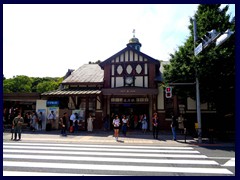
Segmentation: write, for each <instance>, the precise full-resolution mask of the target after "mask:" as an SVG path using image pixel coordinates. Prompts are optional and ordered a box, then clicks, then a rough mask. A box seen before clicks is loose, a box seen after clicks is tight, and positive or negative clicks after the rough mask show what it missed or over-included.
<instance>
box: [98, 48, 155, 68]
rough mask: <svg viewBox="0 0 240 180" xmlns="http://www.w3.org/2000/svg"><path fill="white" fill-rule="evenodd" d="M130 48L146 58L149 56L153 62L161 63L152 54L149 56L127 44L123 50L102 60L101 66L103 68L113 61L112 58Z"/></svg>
mask: <svg viewBox="0 0 240 180" xmlns="http://www.w3.org/2000/svg"><path fill="white" fill-rule="evenodd" d="M129 50H131V51H133V52H134V53H137V54H139V55H141V56H143V57H144V58H147V59H148V60H149V61H150V62H151V63H154V64H159V61H158V60H156V59H154V58H152V57H150V56H148V55H146V54H144V53H142V52H140V51H138V50H136V49H134V48H132V47H129V46H127V47H126V48H124V49H123V50H121V51H119V52H118V53H116V54H114V55H113V56H111V57H109V58H108V59H106V60H105V61H103V62H101V63H100V64H99V66H101V68H102V69H103V67H104V66H105V65H106V64H109V63H111V60H113V59H114V58H116V57H118V56H120V55H121V54H123V53H125V52H126V51H129Z"/></svg>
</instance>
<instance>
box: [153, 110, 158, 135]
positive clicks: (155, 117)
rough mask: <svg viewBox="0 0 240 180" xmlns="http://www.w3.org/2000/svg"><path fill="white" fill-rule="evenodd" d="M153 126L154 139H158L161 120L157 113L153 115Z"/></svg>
mask: <svg viewBox="0 0 240 180" xmlns="http://www.w3.org/2000/svg"><path fill="white" fill-rule="evenodd" d="M152 125H153V138H154V139H158V131H159V119H158V116H157V113H154V114H153V118H152Z"/></svg>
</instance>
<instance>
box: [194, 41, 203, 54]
mask: <svg viewBox="0 0 240 180" xmlns="http://www.w3.org/2000/svg"><path fill="white" fill-rule="evenodd" d="M202 50H203V46H202V43H200V44H199V45H198V46H197V47H196V48H195V49H194V55H195V56H197V55H198V54H199V53H200V52H201V51H202Z"/></svg>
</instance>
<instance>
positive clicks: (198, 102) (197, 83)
mask: <svg viewBox="0 0 240 180" xmlns="http://www.w3.org/2000/svg"><path fill="white" fill-rule="evenodd" d="M193 33H194V54H195V58H196V56H197V54H198V53H200V52H201V51H202V44H200V46H198V48H197V50H196V51H195V47H196V41H197V25H196V19H195V18H194V19H193ZM196 101H197V107H196V108H197V122H198V143H202V123H201V107H200V91H199V81H198V73H197V69H196Z"/></svg>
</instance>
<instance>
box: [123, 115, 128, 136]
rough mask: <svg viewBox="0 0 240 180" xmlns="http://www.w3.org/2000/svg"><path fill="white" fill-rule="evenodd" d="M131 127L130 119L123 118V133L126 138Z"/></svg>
mask: <svg viewBox="0 0 240 180" xmlns="http://www.w3.org/2000/svg"><path fill="white" fill-rule="evenodd" d="M128 126H129V123H128V119H127V118H126V116H125V115H123V117H122V133H123V135H124V136H126V135H127V127H128Z"/></svg>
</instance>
